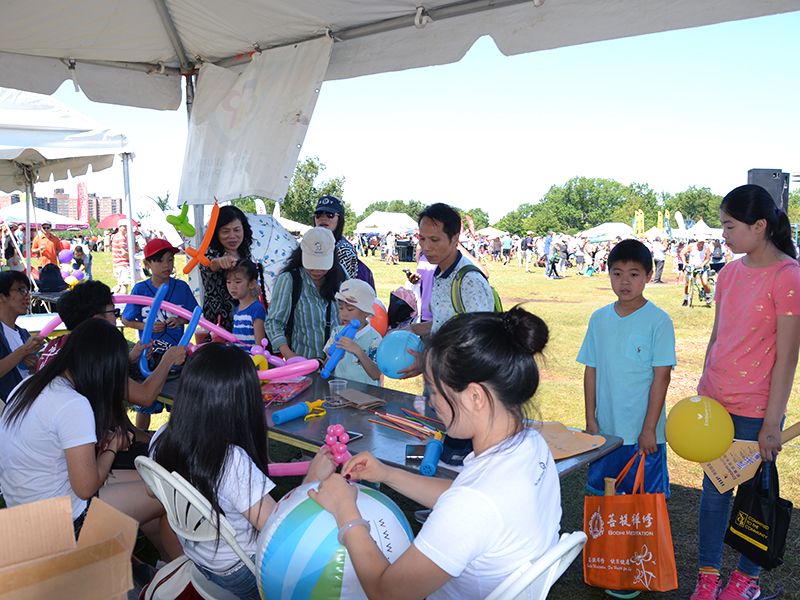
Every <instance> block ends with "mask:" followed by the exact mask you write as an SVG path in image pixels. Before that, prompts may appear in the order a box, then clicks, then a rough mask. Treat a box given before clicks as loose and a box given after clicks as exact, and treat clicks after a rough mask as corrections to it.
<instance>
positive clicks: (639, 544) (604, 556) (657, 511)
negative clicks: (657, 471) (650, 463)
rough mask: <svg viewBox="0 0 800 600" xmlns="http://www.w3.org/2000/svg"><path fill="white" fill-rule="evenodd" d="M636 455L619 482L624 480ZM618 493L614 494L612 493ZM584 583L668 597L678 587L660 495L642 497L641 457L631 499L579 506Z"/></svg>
mask: <svg viewBox="0 0 800 600" xmlns="http://www.w3.org/2000/svg"><path fill="white" fill-rule="evenodd" d="M638 457H639V455H636V456H634V457H633V458H632V459H631V460H630V462H629V463H628V464H627V465H626V466H625V468H624V469H623V470H622V472H621V473H620V474H619V477H617V480H616V485H617V486H618V485H619V484H620V482H622V480H623V479H624V478H625V476H626V475H627V474H628V471H630V469H631V467H632V466H633V464H634V462H635V461H636V459H637V458H638ZM615 489H616V488H615ZM583 530H584V532H585V533H586V536H587V537H588V540H587V542H586V546H584V548H583V579H584V581H585V582H586V583H587V584H589V585H591V586H595V587H599V588H606V589H614V590H643V591H652V592H666V591H668V590H674V589H676V588H677V587H678V573H677V571H676V569H675V553H674V551H673V549H672V532H671V530H670V527H669V515H668V514H667V504H666V501H665V500H664V494H645V493H644V456H641V460H640V461H639V468H638V470H637V471H636V480H635V482H634V485H633V494H630V495H622V496H616V495H614V496H587V497H586V500H585V502H584V505H583Z"/></svg>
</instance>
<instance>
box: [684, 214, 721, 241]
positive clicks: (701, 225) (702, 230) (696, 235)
mask: <svg viewBox="0 0 800 600" xmlns="http://www.w3.org/2000/svg"><path fill="white" fill-rule="evenodd" d="M686 235H687V236H688V238H689V239H695V240H714V239H719V240H721V239H722V229H712V228H711V227H709V226H708V225H707V224H706V222H705V221H704V220H703V219H700V220H699V221H697V223H695V224H694V225H692V226H691V227H690V228H689V229H688V230H687V232H686Z"/></svg>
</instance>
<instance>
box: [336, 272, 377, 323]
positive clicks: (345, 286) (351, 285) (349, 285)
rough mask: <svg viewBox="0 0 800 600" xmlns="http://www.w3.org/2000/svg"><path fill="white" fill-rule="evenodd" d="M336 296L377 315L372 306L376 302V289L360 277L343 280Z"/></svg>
mask: <svg viewBox="0 0 800 600" xmlns="http://www.w3.org/2000/svg"><path fill="white" fill-rule="evenodd" d="M334 297H335V298H336V299H337V300H341V301H342V302H346V303H347V304H350V305H352V306H355V307H356V308H358V309H360V310H363V311H364V312H365V313H367V314H368V315H372V316H375V309H374V308H373V307H372V305H373V304H375V290H373V289H372V286H371V285H370V284H368V283H367V282H366V281H361V280H360V279H348V280H347V281H343V282H342V285H340V286H339V291H338V292H336V295H335V296H334Z"/></svg>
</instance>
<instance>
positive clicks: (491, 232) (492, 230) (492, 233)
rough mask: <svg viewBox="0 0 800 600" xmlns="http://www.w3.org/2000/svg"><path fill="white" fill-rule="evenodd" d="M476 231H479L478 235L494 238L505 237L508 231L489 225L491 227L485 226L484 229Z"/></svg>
mask: <svg viewBox="0 0 800 600" xmlns="http://www.w3.org/2000/svg"><path fill="white" fill-rule="evenodd" d="M475 233H477V234H478V235H482V236H484V237H488V238H492V239H494V238H499V237H503V236H504V235H505V234H506V233H507V232H506V231H500V230H499V229H497V228H496V227H492V226H489V227H484V228H483V229H478V231H476V232H475Z"/></svg>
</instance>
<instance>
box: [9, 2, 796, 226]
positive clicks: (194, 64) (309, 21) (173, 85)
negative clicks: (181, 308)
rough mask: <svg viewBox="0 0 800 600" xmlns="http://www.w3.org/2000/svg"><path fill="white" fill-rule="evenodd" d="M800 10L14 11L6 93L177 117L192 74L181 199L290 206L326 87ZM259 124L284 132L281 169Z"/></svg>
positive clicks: (19, 7)
mask: <svg viewBox="0 0 800 600" xmlns="http://www.w3.org/2000/svg"><path fill="white" fill-rule="evenodd" d="M78 6H79V7H78ZM795 10H800V0H664V1H663V2H659V3H656V4H654V3H653V2H650V1H649V0H604V1H603V2H586V1H585V0H549V1H547V0H497V1H494V2H487V1H486V0H428V1H427V2H425V4H424V6H422V5H421V4H419V3H417V2H411V1H410V0H363V1H361V2H352V0H328V1H327V2H319V1H318V0H293V1H292V2H286V0H169V2H167V1H166V0H125V2H122V1H121V0H83V1H82V2H81V3H79V5H75V4H69V5H67V6H65V5H64V3H63V2H61V1H59V0H6V1H5V2H4V5H3V19H2V22H0V86H7V87H14V88H18V89H25V90H30V91H37V92H43V93H47V94H50V93H52V92H54V91H55V90H56V89H57V88H58V87H59V85H60V84H61V83H62V82H63V81H64V80H66V79H72V80H73V81H74V83H75V85H76V87H77V86H80V87H81V88H82V89H83V90H84V92H85V94H86V95H87V96H88V97H89V98H90V99H92V100H95V101H98V102H113V103H117V104H126V105H133V106H141V107H148V108H157V109H176V108H177V107H178V106H179V104H180V99H181V90H180V81H181V77H180V75H181V74H184V75H186V74H194V73H197V72H200V76H199V79H198V87H197V97H196V98H195V93H194V80H193V78H192V77H187V78H186V85H187V106H188V107H190V109H191V107H192V106H193V105H195V103H196V105H197V107H198V111H199V113H200V114H199V116H198V118H197V119H194V118H193V120H192V122H191V125H190V133H189V142H188V143H187V153H186V157H185V160H184V178H183V181H185V182H186V184H187V185H188V184H189V182H200V183H202V185H201V186H200V187H198V188H194V189H192V190H191V192H189V191H186V192H185V191H184V185H183V184H182V185H181V190H180V197H181V199H185V200H186V201H190V202H193V203H211V202H213V197H214V196H216V197H217V198H219V199H220V200H226V199H232V198H235V197H242V196H246V195H251V194H256V195H258V194H261V195H265V196H266V197H269V198H272V199H274V200H280V199H282V197H283V195H284V194H285V191H286V186H288V183H289V181H290V180H291V175H292V172H293V170H294V165H295V162H296V159H297V156H298V155H299V152H300V147H301V145H302V140H303V137H304V135H305V129H306V127H307V126H308V121H309V119H310V117H311V113H312V112H313V109H314V103H315V101H316V94H317V91H318V89H319V87H320V84H321V82H322V81H323V80H334V79H344V78H349V77H357V76H361V75H367V74H371V73H382V72H386V71H396V70H402V69H407V68H412V67H421V66H428V65H436V64H446V63H451V62H455V61H458V60H460V59H461V58H462V57H463V56H464V54H465V53H466V52H467V50H468V49H469V48H470V47H471V46H472V44H473V43H474V42H475V41H476V40H477V39H478V38H480V37H481V36H484V35H489V36H491V37H492V38H493V39H494V41H495V43H496V44H497V46H498V47H499V49H500V50H501V51H502V52H503V53H504V54H507V55H514V54H520V53H523V52H532V51H536V50H544V49H550V48H557V47H561V46H568V45H574V44H582V43H587V42H593V41H599V40H607V39H615V38H620V37H626V36H633V35H642V34H646V33H654V32H659V31H667V30H672V29H681V28H686V27H697V26H702V25H710V24H713V23H719V22H723V21H732V20H738V19H747V18H752V17H759V16H764V15H771V14H778V13H782V12H790V11H795ZM259 55H260V56H261V57H262V58H263V60H256V61H255V62H256V63H260V64H256V65H255V67H254V69H253V70H252V71H250V70H244V72H243V71H242V68H241V65H242V64H243V63H246V62H249V61H250V60H251V59H252V58H253V57H257V56H259ZM200 65H203V66H202V68H200ZM298 71H300V75H301V76H300V77H298V76H297V72H298ZM256 75H257V76H256ZM287 85H290V86H291V88H292V89H291V90H286V91H285V93H283V94H281V93H279V92H278V91H279V90H280V89H281V88H282V87H283V86H287ZM301 90H302V91H301ZM265 119H266V120H267V121H268V123H267V124H264V123H263V122H264V120H265ZM251 124H253V126H254V127H255V126H257V125H262V126H264V125H269V131H270V135H271V136H270V137H269V138H268V139H269V140H270V141H269V144H266V145H268V146H270V147H272V148H274V149H275V151H274V152H273V153H271V154H270V157H271V160H269V161H265V160H264V159H263V154H264V148H263V147H264V146H265V144H263V140H264V139H265V138H264V137H263V134H258V133H257V132H255V130H254V129H253V127H251V126H250V125H251ZM248 138H249V139H248ZM220 140H224V142H225V143H224V144H221V145H220V144H218V142H219V141H220ZM259 155H262V158H260V159H259V158H258V156H259ZM243 165H245V166H246V167H247V168H242V166H243ZM232 172H236V173H237V175H238V176H235V177H232V176H230V173H232ZM198 216H199V213H197V212H196V217H198ZM196 220H197V221H198V222H199V221H200V220H201V219H199V218H196Z"/></svg>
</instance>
